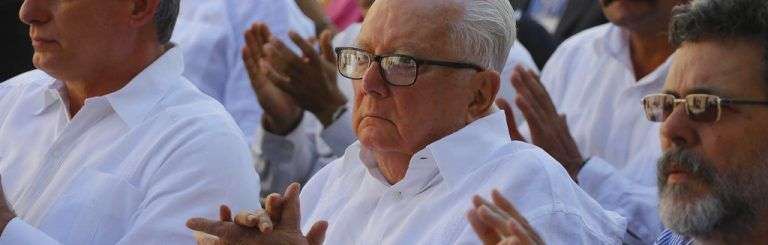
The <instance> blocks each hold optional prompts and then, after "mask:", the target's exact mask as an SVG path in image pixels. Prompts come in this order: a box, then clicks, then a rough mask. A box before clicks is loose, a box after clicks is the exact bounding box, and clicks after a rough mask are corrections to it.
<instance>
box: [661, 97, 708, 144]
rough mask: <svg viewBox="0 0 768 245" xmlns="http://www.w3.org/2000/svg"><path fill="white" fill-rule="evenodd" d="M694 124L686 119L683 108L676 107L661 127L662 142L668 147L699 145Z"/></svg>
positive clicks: (686, 115)
mask: <svg viewBox="0 0 768 245" xmlns="http://www.w3.org/2000/svg"><path fill="white" fill-rule="evenodd" d="M696 124H697V123H696V122H694V121H692V120H691V119H690V118H688V114H687V112H686V111H685V108H684V106H677V107H675V109H674V110H673V111H672V113H671V114H670V115H669V116H668V117H667V119H666V120H664V122H663V123H662V125H661V137H662V138H663V139H662V140H663V141H664V142H665V143H666V144H671V145H668V146H669V147H672V146H677V147H689V146H692V145H695V144H698V143H699V138H698V134H697V133H696Z"/></svg>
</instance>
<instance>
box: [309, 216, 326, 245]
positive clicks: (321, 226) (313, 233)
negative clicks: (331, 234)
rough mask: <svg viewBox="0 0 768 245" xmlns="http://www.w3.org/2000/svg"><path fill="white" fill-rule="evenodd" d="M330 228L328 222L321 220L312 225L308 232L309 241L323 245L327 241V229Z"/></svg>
mask: <svg viewBox="0 0 768 245" xmlns="http://www.w3.org/2000/svg"><path fill="white" fill-rule="evenodd" d="M326 230H328V222H326V221H324V220H321V221H318V222H317V223H315V224H314V225H312V228H311V229H309V233H307V243H308V244H309V245H321V244H323V241H325V231H326Z"/></svg>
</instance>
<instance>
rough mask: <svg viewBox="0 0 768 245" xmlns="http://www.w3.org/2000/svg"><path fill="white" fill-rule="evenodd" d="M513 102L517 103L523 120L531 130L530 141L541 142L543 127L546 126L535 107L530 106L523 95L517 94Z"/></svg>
mask: <svg viewBox="0 0 768 245" xmlns="http://www.w3.org/2000/svg"><path fill="white" fill-rule="evenodd" d="M515 104H516V105H517V108H520V111H521V112H522V113H523V117H525V121H526V122H528V128H529V129H530V131H531V143H533V144H536V145H539V144H540V143H541V139H542V136H543V135H545V134H544V129H545V128H546V126H545V123H544V122H542V119H541V116H539V114H538V113H537V112H536V109H533V108H532V106H531V105H530V103H528V100H526V99H524V98H523V97H519V96H518V97H517V98H515ZM539 146H541V145H539Z"/></svg>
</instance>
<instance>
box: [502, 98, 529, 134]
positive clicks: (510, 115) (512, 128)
mask: <svg viewBox="0 0 768 245" xmlns="http://www.w3.org/2000/svg"><path fill="white" fill-rule="evenodd" d="M496 105H497V106H498V107H499V108H501V110H503V111H504V115H505V116H506V117H507V128H508V130H509V137H510V138H511V139H512V140H517V141H525V138H523V135H522V134H520V131H518V130H517V126H516V125H517V124H516V123H515V113H514V111H512V106H510V105H509V102H507V100H505V99H502V98H499V99H496Z"/></svg>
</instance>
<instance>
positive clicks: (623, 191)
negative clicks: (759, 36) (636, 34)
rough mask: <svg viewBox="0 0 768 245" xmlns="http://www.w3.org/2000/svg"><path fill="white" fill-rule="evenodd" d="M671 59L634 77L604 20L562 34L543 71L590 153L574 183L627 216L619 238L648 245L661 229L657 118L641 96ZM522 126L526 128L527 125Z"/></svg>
mask: <svg viewBox="0 0 768 245" xmlns="http://www.w3.org/2000/svg"><path fill="white" fill-rule="evenodd" d="M670 63H671V58H670V59H668V60H667V61H666V62H665V63H664V64H662V65H661V66H660V67H658V68H657V69H656V70H655V71H653V72H652V73H650V74H648V75H646V76H645V77H642V78H636V77H635V72H634V68H633V65H632V60H631V57H630V47H629V35H628V33H626V32H625V31H624V30H622V29H621V28H620V27H618V26H616V25H613V24H610V23H609V24H604V25H601V26H598V27H594V28H592V29H589V30H586V31H584V32H582V33H580V34H577V35H575V36H573V37H572V38H570V39H568V40H566V41H565V42H564V43H563V44H562V45H561V46H560V48H558V50H557V51H555V53H554V54H553V55H552V58H551V59H550V60H549V62H548V63H547V65H546V66H545V67H544V71H543V72H542V77H541V81H542V83H543V84H544V86H545V87H546V89H547V92H549V94H550V97H551V98H552V102H553V103H554V105H555V107H556V108H557V110H558V112H559V113H561V114H565V115H566V117H567V121H568V128H569V129H570V131H571V135H572V136H573V138H574V140H575V141H576V145H578V147H579V150H580V151H581V155H582V156H584V157H585V158H587V157H591V158H590V160H589V161H588V162H587V163H586V165H584V167H583V168H582V170H581V172H579V175H578V177H577V178H578V180H579V185H580V186H581V187H582V188H584V190H585V191H586V192H587V193H589V194H590V195H591V196H592V197H593V198H595V199H596V200H597V201H598V202H599V203H600V204H601V205H602V206H603V207H605V208H606V209H608V210H613V211H616V212H618V213H620V214H621V215H623V216H624V217H626V218H627V220H628V228H629V233H628V236H627V238H628V239H627V240H625V242H628V243H632V244H634V243H639V244H652V243H653V241H654V240H655V239H656V236H657V235H658V233H659V232H661V228H662V225H661V221H659V216H658V211H657V210H656V207H657V204H658V195H657V193H656V192H657V189H656V181H657V179H656V161H657V160H658V158H659V157H660V156H661V146H660V140H659V124H658V123H653V122H650V121H648V120H646V119H645V116H644V114H643V111H642V109H643V108H642V106H641V104H640V101H641V100H642V98H643V97H644V96H645V95H648V94H651V93H658V92H659V91H660V90H661V89H662V87H663V86H664V81H665V79H666V77H667V73H668V71H669V66H670ZM520 131H521V132H524V134H528V133H527V132H528V131H529V129H528V125H522V126H521V127H520ZM529 139H530V138H529ZM630 233H631V234H630ZM637 238H640V239H637Z"/></svg>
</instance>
